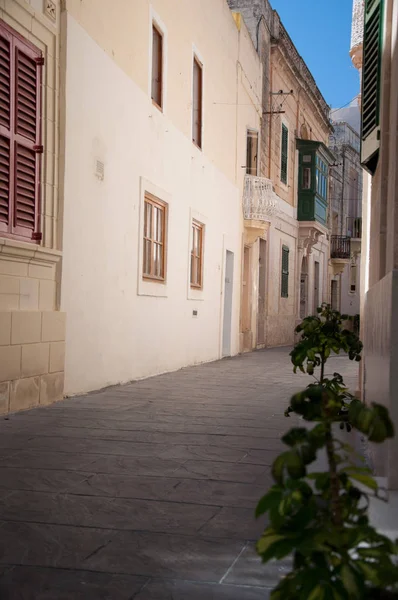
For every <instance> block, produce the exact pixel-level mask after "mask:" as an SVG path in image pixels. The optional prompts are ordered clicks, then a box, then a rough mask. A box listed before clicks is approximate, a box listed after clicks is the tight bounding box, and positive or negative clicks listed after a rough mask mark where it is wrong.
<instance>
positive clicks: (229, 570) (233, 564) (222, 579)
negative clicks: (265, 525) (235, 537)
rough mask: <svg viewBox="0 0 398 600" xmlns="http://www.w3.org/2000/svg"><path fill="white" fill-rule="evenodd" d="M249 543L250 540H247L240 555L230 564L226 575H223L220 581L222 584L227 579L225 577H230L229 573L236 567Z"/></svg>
mask: <svg viewBox="0 0 398 600" xmlns="http://www.w3.org/2000/svg"><path fill="white" fill-rule="evenodd" d="M248 545H249V542H247V541H246V542H245V544H244V546H243V548H242V549H241V551H240V552H239V554H238V556H236V557H235V559H234V560H233V561H232V564H231V565H230V567H229V568H228V569H227V570H226V572H225V573H224V575H223V576H222V577H221V579H220V581H219V583H220V584H222V583H223V582H224V581H225V579H226V578H227V577H228V575H229V574H230V572H231V571H232V569H233V568H234V566H235V565H236V563H237V562H238V560H239V559H240V557H241V556H242V554H243V553H244V551H245V550H246V548H247V547H248Z"/></svg>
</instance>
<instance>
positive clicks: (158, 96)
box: [152, 23, 163, 110]
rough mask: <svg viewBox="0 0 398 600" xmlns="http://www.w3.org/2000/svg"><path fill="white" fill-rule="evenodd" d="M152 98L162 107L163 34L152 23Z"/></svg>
mask: <svg viewBox="0 0 398 600" xmlns="http://www.w3.org/2000/svg"><path fill="white" fill-rule="evenodd" d="M152 100H153V102H154V104H156V106H157V107H158V108H160V110H162V108H163V34H162V32H161V31H160V30H159V29H158V27H157V26H156V25H155V23H153V24H152Z"/></svg>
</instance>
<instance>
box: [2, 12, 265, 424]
mask: <svg viewBox="0 0 398 600" xmlns="http://www.w3.org/2000/svg"><path fill="white" fill-rule="evenodd" d="M0 35H1V55H0V58H1V67H2V74H3V72H5V73H6V74H7V75H6V82H5V84H4V83H3V80H2V82H1V86H2V88H1V92H2V99H3V95H4V96H5V98H6V104H5V105H3V103H2V104H1V105H0V106H1V111H2V112H1V113H0V134H1V149H2V152H1V161H2V162H1V179H0V183H1V187H0V192H1V196H0V310H1V314H0V319H1V328H0V339H1V344H2V345H1V346H0V355H1V356H0V385H1V403H0V411H1V412H3V413H4V412H8V411H14V410H18V409H21V408H27V407H30V406H35V405H38V404H43V403H48V402H52V401H55V400H57V399H59V398H61V397H62V396H63V395H64V394H66V395H70V394H77V393H81V392H86V391H89V390H93V389H98V388H101V387H104V386H107V385H110V384H116V383H120V382H126V381H130V380H132V379H137V378H141V377H146V376H149V375H154V374H157V373H161V372H165V371H170V370H173V369H178V368H181V367H183V366H186V365H191V364H196V363H201V362H205V361H210V360H215V359H218V358H221V357H222V356H229V355H233V354H236V353H237V352H238V351H239V315H240V295H241V286H240V280H241V258H242V238H243V207H242V198H243V189H244V177H245V169H244V165H245V162H246V154H247V140H248V139H250V140H252V139H253V133H256V132H257V133H258V132H259V130H260V123H261V89H262V69H261V63H260V60H259V57H258V55H257V53H256V51H255V48H254V46H253V43H252V40H251V38H250V35H249V33H248V31H247V29H246V26H245V24H244V21H243V19H242V18H241V16H240V15H239V14H234V15H233V14H232V13H231V11H230V9H229V7H228V4H227V3H226V1H225V0H201V1H200V2H195V3H189V5H188V3H181V2H177V1H176V0H153V1H152V2H149V0H137V1H136V2H134V3H132V2H130V1H129V0H118V2H115V3H113V5H112V10H111V11H110V10H109V1H108V0H84V1H81V0H64V1H62V2H59V1H58V0H56V1H55V0H54V1H53V0H44V1H43V0H30V1H29V2H28V1H25V0H7V2H0ZM220 40H221V41H222V44H221V45H220ZM14 106H16V109H15V110H14V109H13V107H14ZM14 142H15V143H16V148H17V151H16V152H15V153H14V152H13V150H12V148H13V144H14ZM242 166H243V168H242ZM14 181H15V182H16V183H15V185H14ZM60 309H61V310H60ZM65 315H66V316H67V319H66V329H65ZM65 340H66V353H65ZM64 372H65V383H64Z"/></svg>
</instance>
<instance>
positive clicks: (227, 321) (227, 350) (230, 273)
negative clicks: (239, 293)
mask: <svg viewBox="0 0 398 600" xmlns="http://www.w3.org/2000/svg"><path fill="white" fill-rule="evenodd" d="M233 278H234V253H233V252H230V251H229V250H227V252H226V256H225V284H224V322H223V336H222V355H223V356H231V335H232V332H231V329H232V292H233Z"/></svg>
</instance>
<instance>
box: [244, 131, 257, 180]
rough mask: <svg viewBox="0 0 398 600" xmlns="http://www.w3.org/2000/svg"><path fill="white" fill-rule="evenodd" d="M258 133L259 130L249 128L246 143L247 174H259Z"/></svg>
mask: <svg viewBox="0 0 398 600" xmlns="http://www.w3.org/2000/svg"><path fill="white" fill-rule="evenodd" d="M257 157H258V133H257V131H252V130H251V129H248V130H247V143H246V174H247V175H257V174H258V170H257V164H258V160H257Z"/></svg>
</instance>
